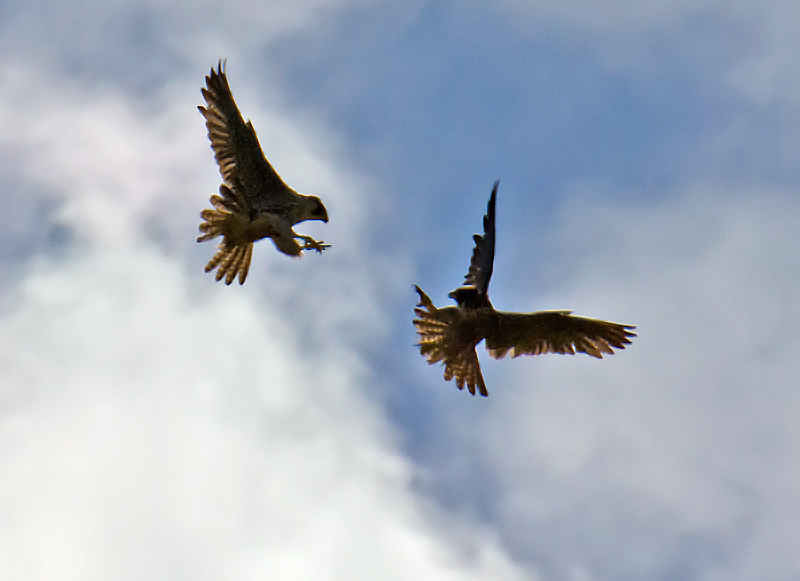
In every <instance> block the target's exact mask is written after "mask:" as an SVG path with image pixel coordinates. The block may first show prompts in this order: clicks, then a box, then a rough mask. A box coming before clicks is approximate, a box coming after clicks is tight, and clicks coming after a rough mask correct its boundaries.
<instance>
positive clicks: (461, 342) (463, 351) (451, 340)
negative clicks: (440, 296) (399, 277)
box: [414, 285, 489, 397]
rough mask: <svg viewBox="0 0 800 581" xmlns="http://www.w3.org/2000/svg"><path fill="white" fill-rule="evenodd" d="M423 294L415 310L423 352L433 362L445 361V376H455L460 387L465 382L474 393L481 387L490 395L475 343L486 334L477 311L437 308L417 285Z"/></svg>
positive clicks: (418, 344) (421, 350)
mask: <svg viewBox="0 0 800 581" xmlns="http://www.w3.org/2000/svg"><path fill="white" fill-rule="evenodd" d="M414 288H415V289H416V291H417V293H418V294H419V304H418V305H417V307H416V308H415V309H414V313H415V314H416V315H417V317H419V318H418V319H414V326H415V327H416V329H417V336H418V337H419V343H417V346H418V347H419V352H420V354H421V355H422V356H423V357H425V358H426V359H427V360H428V363H430V364H433V363H437V362H440V361H441V362H442V364H443V365H444V378H445V380H446V381H450V380H451V379H453V378H455V380H456V385H457V386H458V389H464V385H466V386H467V389H468V390H469V392H470V393H471V394H472V395H475V388H476V387H477V388H478V391H479V393H480V394H481V395H482V396H484V397H485V396H487V395H489V393H488V392H487V391H486V384H485V383H484V381H483V374H482V373H481V366H480V363H479V362H478V355H477V354H476V353H475V345H477V344H478V342H479V341H480V340H481V339H482V338H483V336H482V334H481V333H480V325H479V323H478V319H477V317H474V316H472V315H473V313H474V311H467V312H465V311H462V310H461V309H459V308H457V307H445V308H443V309H437V308H436V306H434V304H433V301H431V299H430V297H428V295H426V294H425V293H424V292H423V291H422V289H421V288H419V287H418V286H416V285H415V286H414Z"/></svg>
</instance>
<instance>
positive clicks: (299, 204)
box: [197, 61, 328, 284]
mask: <svg viewBox="0 0 800 581" xmlns="http://www.w3.org/2000/svg"><path fill="white" fill-rule="evenodd" d="M224 69H225V66H224V64H223V62H222V61H220V62H219V65H218V67H217V70H216V71H215V70H214V69H213V68H212V69H211V73H210V74H209V75H207V76H206V88H205V89H202V93H203V98H204V99H205V101H206V106H205V107H203V106H199V107H197V108H198V109H199V110H200V113H202V114H203V117H205V118H206V128H207V129H208V138H209V139H210V140H211V149H213V150H214V157H215V158H216V160H217V163H218V164H219V171H220V174H222V179H223V184H222V185H220V187H219V193H220V195H216V194H214V195H213V196H211V205H212V206H214V209H206V210H203V211H202V212H200V217H201V218H202V219H203V223H202V224H200V232H202V233H203V234H202V235H201V236H200V237H198V238H197V241H198V242H205V241H206V240H211V239H212V238H216V237H217V236H222V242H220V245H219V248H218V249H217V253H216V254H215V255H214V258H212V259H211V261H210V262H209V263H208V264H207V265H206V272H211V271H212V270H214V269H215V268H216V269H217V275H216V278H217V280H218V281H219V280H221V279H222V278H223V277H224V278H225V284H231V283H232V282H233V280H234V279H235V278H236V275H237V274H238V275H239V284H244V281H245V279H246V278H247V272H248V270H249V269H250V258H251V257H252V255H253V243H254V242H255V241H256V240H260V239H262V238H271V239H272V242H273V243H274V244H275V247H276V248H277V249H278V250H280V251H281V252H283V253H284V254H288V255H289V256H300V255H301V254H302V252H303V250H316V251H317V252H322V251H323V250H324V249H325V248H327V247H328V245H327V244H323V243H322V241H319V242H318V241H316V240H314V239H313V238H311V237H310V236H300V235H298V234H295V232H294V230H292V226H294V225H295V224H297V223H299V222H303V221H305V220H322V221H323V222H327V221H328V212H327V210H326V209H325V206H323V205H322V202H321V201H320V199H319V198H318V197H316V196H305V195H303V194H298V193H297V192H296V191H294V190H293V189H292V188H290V187H289V186H287V185H286V183H285V182H284V181H283V180H282V179H281V177H280V176H279V175H278V173H277V172H276V171H275V170H274V169H273V168H272V165H271V164H270V163H269V161H267V158H266V157H264V152H263V151H262V150H261V146H260V145H259V143H258V137H256V131H255V129H253V124H252V123H251V122H250V121H249V120H248V121H247V123H245V122H244V119H243V118H242V114H241V113H240V112H239V108H238V107H237V106H236V102H235V101H234V100H233V95H232V94H231V89H230V87H229V86H228V79H227V77H226V76H225V70H224ZM298 239H299V240H301V241H302V242H303V245H302V246H301V245H300V244H298V242H297V240H298Z"/></svg>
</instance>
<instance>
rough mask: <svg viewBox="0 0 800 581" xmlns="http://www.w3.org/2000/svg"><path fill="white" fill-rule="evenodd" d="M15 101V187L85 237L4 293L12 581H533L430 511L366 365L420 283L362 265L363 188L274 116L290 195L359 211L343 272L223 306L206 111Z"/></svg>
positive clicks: (4, 490) (339, 263)
mask: <svg viewBox="0 0 800 581" xmlns="http://www.w3.org/2000/svg"><path fill="white" fill-rule="evenodd" d="M198 81H199V79H198ZM0 86H1V87H2V90H1V91H0V94H2V95H3V97H2V100H3V103H2V107H0V111H2V113H0V128H1V129H2V131H1V132H0V134H2V136H3V139H4V140H5V143H4V144H3V146H4V147H5V148H8V149H9V150H11V149H12V147H11V146H12V145H13V150H14V152H15V156H16V157H15V163H14V164H7V165H6V166H5V167H4V172H5V173H6V175H8V176H13V177H14V178H15V179H17V180H30V181H33V182H37V183H42V184H46V185H47V186H48V188H49V189H50V190H51V191H53V192H55V194H56V195H58V196H60V197H61V199H62V200H63V210H62V211H61V212H60V215H59V218H58V219H59V220H61V221H62V222H63V223H65V224H67V225H68V226H69V227H70V228H71V229H73V230H74V231H75V232H76V235H77V237H76V242H75V243H74V244H72V245H71V246H69V248H68V249H67V250H66V252H65V255H63V256H59V257H51V256H46V255H41V254H36V255H34V256H33V257H31V258H30V260H29V261H28V262H27V268H26V270H25V272H24V276H23V277H22V279H21V280H20V281H18V282H14V281H9V282H7V283H6V284H5V286H4V287H3V296H2V303H3V312H2V316H0V353H1V354H2V365H0V385H2V386H3V387H2V390H0V430H1V431H2V433H3V438H2V442H3V444H2V447H1V448H0V466H2V472H3V474H4V477H3V479H2V482H1V483H0V499H2V500H0V514H2V515H3V518H2V519H1V520H2V525H0V544H2V546H3V547H4V550H3V551H2V555H0V571H3V578H4V579H76V578H79V579H109V578H114V579H126V578H130V579H142V578H154V577H158V578H175V579H185V578H201V579H218V578H220V579H221V578H225V579H229V578H236V579H248V578H259V579H260V578H264V576H265V575H266V576H268V577H274V578H280V579H309V578H314V579H342V578H346V579H375V578H381V579H408V578H415V579H434V578H435V579H522V578H530V577H525V576H524V575H523V574H522V573H521V572H520V571H519V570H518V569H517V567H516V566H515V565H514V564H513V563H512V562H511V561H510V559H509V558H508V556H507V555H505V553H504V551H503V549H502V547H501V546H500V545H499V543H498V542H497V540H496V539H495V538H493V536H492V533H491V531H489V530H486V529H481V528H479V527H477V526H476V525H474V524H471V523H469V522H467V521H460V520H458V519H454V518H449V517H446V516H445V515H444V514H442V513H441V512H440V511H439V510H438V509H437V508H436V507H435V505H433V504H432V503H431V502H429V501H426V500H425V499H424V498H421V497H419V496H418V495H417V494H416V493H415V492H414V490H413V487H412V483H413V480H414V478H415V469H414V467H413V465H411V464H410V463H409V461H408V460H407V459H406V458H404V457H403V456H402V454H401V453H400V452H399V450H398V447H397V443H396V441H395V434H394V432H393V429H392V428H391V426H390V425H389V424H388V422H387V420H386V418H385V417H384V414H383V411H382V410H381V409H380V408H379V407H378V406H377V404H376V402H375V401H373V394H372V391H371V388H370V385H371V382H372V381H374V380H375V378H374V377H373V373H372V371H371V370H370V369H369V368H368V366H367V363H366V362H365V360H364V357H363V356H362V355H361V353H360V351H359V348H360V346H361V345H362V344H363V343H364V342H366V341H367V338H368V337H369V338H370V340H371V342H372V343H373V344H374V343H375V342H376V341H380V340H381V338H382V335H383V328H384V326H385V325H386V323H385V321H382V320H381V318H380V316H379V313H380V312H381V307H380V305H381V301H383V300H385V298H382V297H381V296H379V295H377V294H376V289H383V288H385V287H386V286H403V287H404V288H405V285H388V283H387V282H386V280H382V281H378V280H376V279H378V278H384V279H385V278H386V277H396V278H400V279H402V280H404V281H405V278H406V277H405V276H404V267H403V266H402V263H394V264H393V270H391V271H388V270H385V269H380V268H374V266H375V264H378V263H379V262H380V260H379V257H375V256H373V255H372V254H371V253H370V252H368V251H359V250H358V240H359V237H360V236H361V234H360V233H361V231H362V226H361V224H362V220H363V215H364V213H365V212H368V210H369V207H368V206H365V205H364V204H359V203H356V204H355V205H356V207H357V208H358V207H360V208H361V209H360V210H352V211H351V210H347V209H346V208H344V206H345V205H346V204H347V203H350V204H352V203H354V202H358V201H359V199H360V196H361V195H363V194H359V192H360V191H361V189H363V188H364V187H366V186H364V183H366V182H365V181H364V180H359V179H357V178H355V177H354V176H350V175H348V174H347V173H346V172H342V171H339V170H337V169H335V168H334V166H333V164H332V162H331V160H330V159H325V158H321V157H319V155H320V152H319V151H310V150H309V147H308V146H307V145H306V144H307V143H308V142H312V139H311V138H310V137H309V136H306V137H305V138H301V137H299V135H300V132H298V131H297V129H296V128H294V127H292V126H291V125H290V124H288V123H281V122H280V119H279V117H278V116H277V115H276V116H274V117H267V118H266V120H265V118H264V116H261V118H260V119H259V121H260V123H258V124H257V127H258V128H259V129H261V130H262V131H264V132H267V133H268V134H269V135H270V143H271V144H272V145H273V146H274V147H276V149H279V150H280V151H281V157H282V159H281V162H282V163H281V164H280V165H278V164H277V163H276V165H278V167H279V168H282V167H287V168H288V171H287V172H285V173H284V175H286V177H287V179H290V178H291V177H293V176H292V175H291V174H292V172H294V171H298V170H297V169H295V170H293V169H291V168H292V167H295V168H306V171H308V170H307V168H314V171H313V175H310V176H309V175H306V176H305V177H300V178H298V179H297V180H294V182H292V183H296V182H297V181H300V182H302V181H303V179H305V185H307V186H308V189H309V190H314V189H316V188H318V187H320V185H321V184H322V183H323V182H324V183H329V184H331V183H332V184H338V185H337V186H336V188H335V189H333V190H330V189H329V190H327V191H326V196H327V197H326V198H325V199H326V201H327V200H330V201H331V205H330V206H329V208H331V207H332V208H337V207H341V208H342V209H343V211H342V212H341V213H340V214H339V215H337V219H336V220H335V221H332V222H331V224H330V226H331V228H330V229H329V230H327V231H325V236H326V238H327V236H328V234H330V239H331V241H332V242H333V243H334V248H331V250H330V251H329V252H330V253H331V254H330V256H329V255H327V254H326V255H323V256H322V257H316V256H310V257H307V258H304V259H303V260H300V261H292V260H289V259H287V258H286V257H284V256H280V255H278V253H277V252H275V251H274V249H273V248H272V247H271V246H270V245H269V244H268V243H262V244H259V245H258V248H257V252H256V256H255V259H254V260H255V263H254V265H253V268H252V277H251V278H250V279H249V280H248V283H247V285H245V286H244V287H241V288H239V287H237V286H233V287H225V286H223V285H220V284H216V283H214V282H213V279H212V278H211V277H210V275H204V274H202V273H201V272H200V270H201V268H202V265H203V263H204V261H205V260H206V259H207V256H208V255H210V253H211V252H212V251H213V246H212V245H209V244H206V245H202V246H201V247H199V248H200V249H198V248H196V245H195V243H194V240H193V238H194V236H195V235H196V230H195V229H196V223H197V220H198V218H197V212H198V211H199V210H200V208H201V206H203V205H204V204H205V203H206V200H207V197H208V194H209V193H211V191H213V189H211V188H212V187H214V186H215V185H216V183H217V181H218V177H217V176H216V175H215V174H216V171H215V169H214V167H213V163H212V157H211V154H210V152H208V151H207V149H206V148H207V145H206V140H205V136H204V135H203V128H202V120H201V119H200V117H199V115H198V114H197V113H196V111H194V105H196V103H190V102H180V101H178V102H176V103H174V106H173V107H168V108H165V109H164V110H163V111H162V112H161V113H155V114H153V113H151V114H150V115H149V116H147V117H143V116H142V115H141V111H138V110H137V107H138V105H137V104H135V103H132V102H130V101H129V100H127V99H126V98H125V97H124V96H122V95H120V94H118V93H116V92H115V91H113V90H110V91H103V90H102V89H100V88H98V87H93V86H88V87H81V86H79V85H77V84H76V83H72V82H70V81H67V80H65V79H64V78H51V79H48V80H47V82H45V81H44V79H43V78H42V77H41V75H40V74H39V72H38V71H37V69H35V68H34V67H32V66H27V67H20V66H18V67H13V66H12V67H10V68H9V69H7V70H6V72H5V73H4V76H3V77H2V78H0ZM194 96H196V95H195V94H193V97H194ZM190 115H191V117H190ZM252 116H253V117H255V114H254V113H253V114H252ZM304 129H307V128H304ZM313 137H315V138H316V137H320V140H319V141H317V143H322V144H323V147H324V144H325V143H326V141H325V138H324V135H314V136H313ZM306 140H308V141H306ZM299 173H301V172H300V171H298V174H299ZM291 181H292V180H291V179H290V182H291ZM13 195H14V192H9V191H5V192H3V193H2V197H3V198H10V197H11V196H13ZM165 209H166V210H170V211H171V212H174V213H169V214H166V210H165ZM332 214H333V212H332ZM153 221H155V222H157V224H158V228H160V229H162V230H163V231H165V232H166V233H165V234H164V236H166V238H167V240H168V241H169V242H168V244H166V246H164V245H163V244H161V242H160V241H159V239H158V237H156V238H154V237H153V236H152V228H153V225H152V222H153ZM189 225H191V228H192V231H187V226H189ZM184 234H185V238H181V237H182V236H184ZM178 239H180V240H183V243H184V244H185V245H186V246H190V247H191V248H192V250H190V251H189V250H184V248H185V246H182V245H181V244H179V243H176V242H175V240H178ZM338 240H341V247H342V248H343V249H344V251H343V252H341V253H340V254H336V253H335V252H334V250H335V248H336V245H337V244H338V242H337V241H338ZM201 255H202V256H201ZM187 262H191V266H189V265H187ZM341 271H345V272H346V273H347V276H346V277H345V276H338V275H337V273H338V272H341ZM323 284H325V286H322V285H323ZM306 292H307V293H308V296H305V294H304V293H306Z"/></svg>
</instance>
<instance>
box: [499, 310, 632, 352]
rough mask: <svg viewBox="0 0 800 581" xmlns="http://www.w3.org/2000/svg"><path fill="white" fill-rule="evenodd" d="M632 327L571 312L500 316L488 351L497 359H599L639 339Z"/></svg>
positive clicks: (501, 313) (501, 314) (503, 314)
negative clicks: (552, 356)
mask: <svg viewBox="0 0 800 581" xmlns="http://www.w3.org/2000/svg"><path fill="white" fill-rule="evenodd" d="M635 328H636V327H634V326H632V325H621V324H619V323H611V322H608V321H599V320H597V319H586V318H583V317H574V316H572V315H571V314H570V311H542V312H538V313H530V314H522V313H504V312H497V318H496V320H495V322H494V324H493V325H492V327H491V329H489V330H488V332H487V334H486V348H487V349H488V350H489V354H490V355H491V356H492V357H494V358H495V359H500V358H502V357H505V356H506V354H510V355H511V356H512V357H518V356H519V355H539V354H542V353H569V354H574V353H586V354H588V355H591V356H592V357H597V358H598V359H602V358H603V353H608V354H613V353H614V350H613V348H616V349H624V348H625V345H627V344H630V342H631V341H630V337H636V333H633V332H632V329H635Z"/></svg>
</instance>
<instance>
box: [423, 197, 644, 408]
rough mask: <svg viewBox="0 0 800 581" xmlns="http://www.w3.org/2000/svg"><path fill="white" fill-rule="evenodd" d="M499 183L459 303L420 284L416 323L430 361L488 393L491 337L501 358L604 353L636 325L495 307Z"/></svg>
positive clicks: (446, 375)
mask: <svg viewBox="0 0 800 581" xmlns="http://www.w3.org/2000/svg"><path fill="white" fill-rule="evenodd" d="M497 187H498V183H495V185H494V189H493V190H492V195H491V197H490V198H489V205H488V209H487V213H486V216H485V217H484V220H483V225H484V234H483V235H482V236H481V235H479V234H476V235H475V236H474V240H475V249H474V251H473V255H472V260H471V262H470V267H469V272H468V273H467V276H466V278H465V281H464V282H465V284H464V285H463V286H461V287H459V288H457V289H455V290H454V291H452V292H451V293H450V297H451V298H452V299H454V300H455V301H456V302H457V303H458V306H455V307H453V306H450V307H444V308H441V309H440V308H437V307H436V306H435V305H434V304H433V301H431V299H430V298H429V297H428V295H426V294H425V293H424V292H423V291H422V289H420V288H419V287H418V286H415V289H416V291H417V293H418V294H419V297H420V302H419V304H418V305H417V307H416V308H415V309H414V312H415V314H416V315H417V317H419V318H417V319H414V325H415V326H416V329H417V335H418V337H419V340H420V342H419V343H418V346H419V348H420V353H421V354H422V355H423V356H424V357H426V358H427V360H428V362H429V363H436V362H442V363H443V364H444V368H445V369H444V378H445V380H447V381H450V380H451V379H454V378H455V380H456V385H457V386H458V388H459V389H463V387H464V385H466V386H467V389H468V390H469V392H470V393H471V394H473V395H474V394H475V391H476V388H477V390H478V392H479V393H480V394H481V395H483V396H486V395H488V391H487V390H486V383H485V382H484V379H483V374H482V373H481V369H480V363H479V361H478V356H477V353H476V352H475V347H476V346H477V345H478V343H480V342H481V341H484V340H485V343H486V348H487V349H488V351H489V355H491V356H492V357H493V358H495V359H501V358H503V357H505V356H506V355H511V357H518V356H519V355H539V354H544V353H568V354H574V353H586V354H588V355H591V356H592V357H597V358H599V359H602V357H603V353H608V354H611V353H613V352H614V351H613V349H612V348H617V349H624V348H625V345H626V344H629V343H630V342H631V341H630V337H635V336H636V335H635V333H632V332H631V330H632V329H634V328H635V327H633V326H630V325H621V324H619V323H611V322H609V321H600V320H598V319H587V318H584V317H575V316H573V315H572V314H571V311H540V312H536V313H511V312H504V311H498V310H495V308H494V307H493V306H492V303H491V301H489V296H488V289H489V280H490V279H491V276H492V269H493V263H494V246H495V202H496V196H497Z"/></svg>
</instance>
